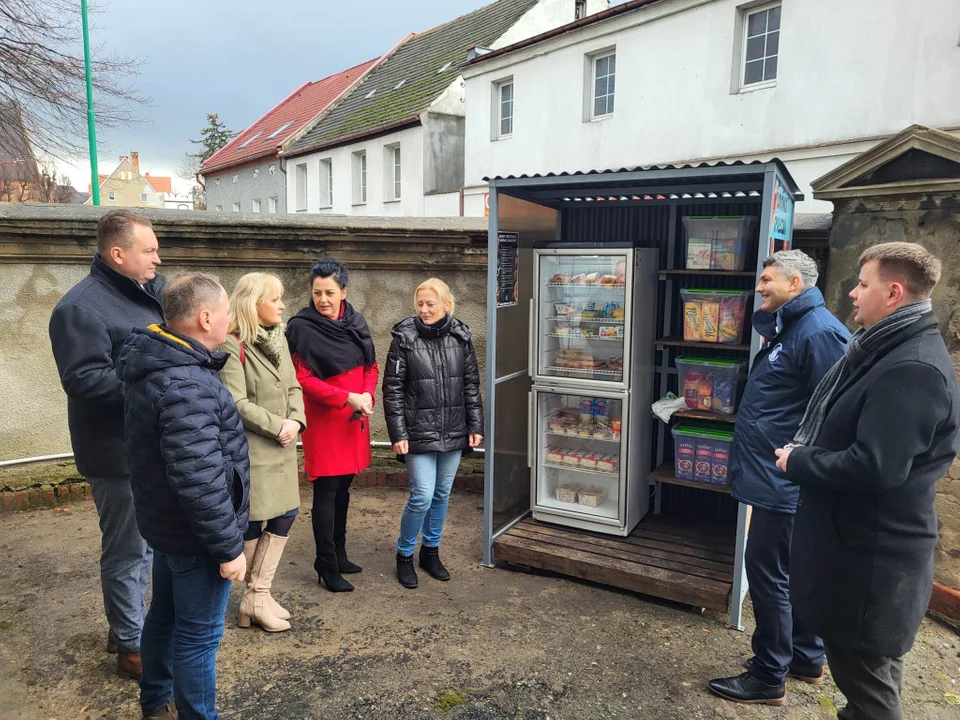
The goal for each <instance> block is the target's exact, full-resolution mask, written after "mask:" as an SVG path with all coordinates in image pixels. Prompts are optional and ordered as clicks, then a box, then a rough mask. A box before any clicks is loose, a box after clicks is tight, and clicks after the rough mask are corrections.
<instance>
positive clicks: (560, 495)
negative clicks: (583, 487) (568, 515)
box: [557, 485, 580, 503]
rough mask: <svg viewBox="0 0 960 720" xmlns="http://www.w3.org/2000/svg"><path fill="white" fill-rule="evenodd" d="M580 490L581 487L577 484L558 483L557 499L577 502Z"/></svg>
mask: <svg viewBox="0 0 960 720" xmlns="http://www.w3.org/2000/svg"><path fill="white" fill-rule="evenodd" d="M579 492H580V488H579V487H577V486H576V485H558V486H557V500H559V501H560V502H565V503H575V502H576V501H577V493H579Z"/></svg>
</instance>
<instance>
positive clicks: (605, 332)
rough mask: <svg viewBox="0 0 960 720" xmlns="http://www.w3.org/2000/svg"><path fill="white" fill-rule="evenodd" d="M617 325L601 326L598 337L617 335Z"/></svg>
mask: <svg viewBox="0 0 960 720" xmlns="http://www.w3.org/2000/svg"><path fill="white" fill-rule="evenodd" d="M618 327H619V326H618ZM618 327H614V326H611V325H605V326H601V327H600V330H599V332H600V337H617V335H618V334H619V333H618V332H617V330H618Z"/></svg>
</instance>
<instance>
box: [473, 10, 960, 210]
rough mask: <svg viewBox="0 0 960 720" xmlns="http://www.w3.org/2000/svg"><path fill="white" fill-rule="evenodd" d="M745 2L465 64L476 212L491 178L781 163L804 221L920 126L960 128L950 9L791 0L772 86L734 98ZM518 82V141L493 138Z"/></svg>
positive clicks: (583, 33)
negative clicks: (599, 86)
mask: <svg viewBox="0 0 960 720" xmlns="http://www.w3.org/2000/svg"><path fill="white" fill-rule="evenodd" d="M744 4H745V3H744V2H743V1H742V0H670V1H668V2H660V3H654V4H652V5H650V6H649V7H646V8H642V9H639V10H636V11H633V12H630V13H626V14H624V15H620V16H617V17H615V18H614V19H611V20H607V21H604V22H600V23H596V24H594V25H591V26H588V27H585V28H583V29H582V30H578V31H575V32H570V33H566V34H564V35H561V36H559V37H557V38H554V39H551V40H548V41H545V42H541V43H538V44H537V45H534V46H532V47H530V48H526V49H523V50H519V51H516V52H514V53H511V54H508V55H506V56H503V57H498V58H491V59H490V60H487V61H484V62H481V63H479V64H478V65H476V66H474V67H469V68H467V69H466V70H465V72H464V77H465V80H466V104H467V140H466V148H467V149H466V161H465V162H466V186H467V190H466V194H467V198H468V200H467V209H466V211H467V213H469V214H477V215H478V214H480V213H482V210H483V206H482V192H484V188H482V187H477V186H482V185H483V180H482V179H483V178H484V177H496V176H501V175H521V174H533V173H548V172H563V171H570V172H572V171H578V170H580V171H588V170H591V169H605V168H622V167H636V166H646V165H651V164H661V163H675V162H682V161H689V160H700V159H711V158H716V159H727V160H734V159H741V158H742V159H744V160H749V159H754V158H759V159H764V160H766V159H769V158H770V157H771V156H774V155H775V156H777V157H779V158H781V159H782V160H784V161H785V162H786V164H787V167H788V168H789V170H790V172H791V173H792V174H793V176H794V178H795V179H796V180H797V182H798V184H799V185H800V188H801V190H803V191H804V193H805V195H806V196H807V198H808V200H807V201H805V202H803V203H800V204H799V205H798V206H797V211H798V212H829V211H830V205H829V203H825V202H819V201H814V200H810V199H809V198H810V197H811V194H810V186H809V183H810V181H811V180H813V179H815V178H817V177H818V176H819V175H821V174H823V173H825V172H826V171H828V170H830V169H833V168H835V167H837V166H838V165H840V164H842V163H843V162H845V161H846V160H848V159H850V157H852V156H853V155H856V154H858V153H859V152H861V151H862V150H863V149H866V148H867V147H870V146H871V145H873V144H875V143H876V142H877V141H878V138H880V137H885V136H888V135H891V134H893V133H896V132H898V131H899V130H901V129H902V128H904V127H906V126H907V125H910V124H911V123H920V124H922V125H927V126H929V127H937V128H947V127H950V128H954V129H957V128H960V103H958V102H957V99H956V93H954V92H950V91H945V88H956V87H958V86H960V47H958V43H957V37H958V36H957V33H958V28H960V3H958V2H956V0H926V2H924V3H923V11H922V12H919V11H918V10H917V8H916V7H914V6H913V5H911V4H909V3H903V2H898V1H897V0H847V1H846V2H842V3H837V2H834V1H833V0H803V1H802V2H797V1H796V0H786V1H784V2H783V4H782V23H781V36H780V54H779V66H778V78H777V80H776V82H775V83H773V84H771V85H767V86H764V87H762V88H761V89H752V88H745V89H742V90H741V89H740V88H739V86H738V85H736V84H735V83H734V81H733V79H734V76H738V72H737V70H738V68H739V48H740V45H739V43H738V41H737V30H738V27H739V24H738V23H739V22H740V18H741V10H740V8H742V7H743V5H744ZM610 47H615V48H616V52H617V85H616V106H615V111H614V113H613V115H612V116H611V117H609V118H607V119H603V120H599V121H592V122H584V115H583V105H584V92H585V89H584V86H585V84H586V83H585V82H584V73H585V55H586V54H589V53H591V52H594V51H597V50H600V49H605V48H610ZM511 76H512V77H513V80H514V130H513V136H512V137H511V138H509V139H505V140H494V141H492V140H491V132H490V118H491V102H492V100H493V98H492V97H491V93H492V87H493V83H494V82H496V81H498V80H501V79H503V78H506V77H511ZM477 195H479V196H480V199H479V201H478V200H477V199H476V197H477ZM478 209H479V210H478Z"/></svg>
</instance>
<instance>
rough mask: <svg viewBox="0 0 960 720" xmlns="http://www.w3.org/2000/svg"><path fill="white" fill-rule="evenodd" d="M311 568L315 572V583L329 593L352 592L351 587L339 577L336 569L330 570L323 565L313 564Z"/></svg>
mask: <svg viewBox="0 0 960 720" xmlns="http://www.w3.org/2000/svg"><path fill="white" fill-rule="evenodd" d="M313 568H314V570H316V571H317V582H319V583H320V584H321V585H325V586H326V588H327V590H329V591H330V592H353V585H351V584H350V583H348V582H347V581H346V580H344V579H343V578H342V577H341V576H340V570H338V569H337V568H336V567H333V568H331V567H329V566H327V565H324V564H320V563H314V565H313Z"/></svg>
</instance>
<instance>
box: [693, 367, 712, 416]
mask: <svg viewBox="0 0 960 720" xmlns="http://www.w3.org/2000/svg"><path fill="white" fill-rule="evenodd" d="M712 407H713V375H710V374H705V375H703V376H702V377H701V379H700V389H699V390H698V392H697V409H698V410H710V409H711V408H712Z"/></svg>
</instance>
